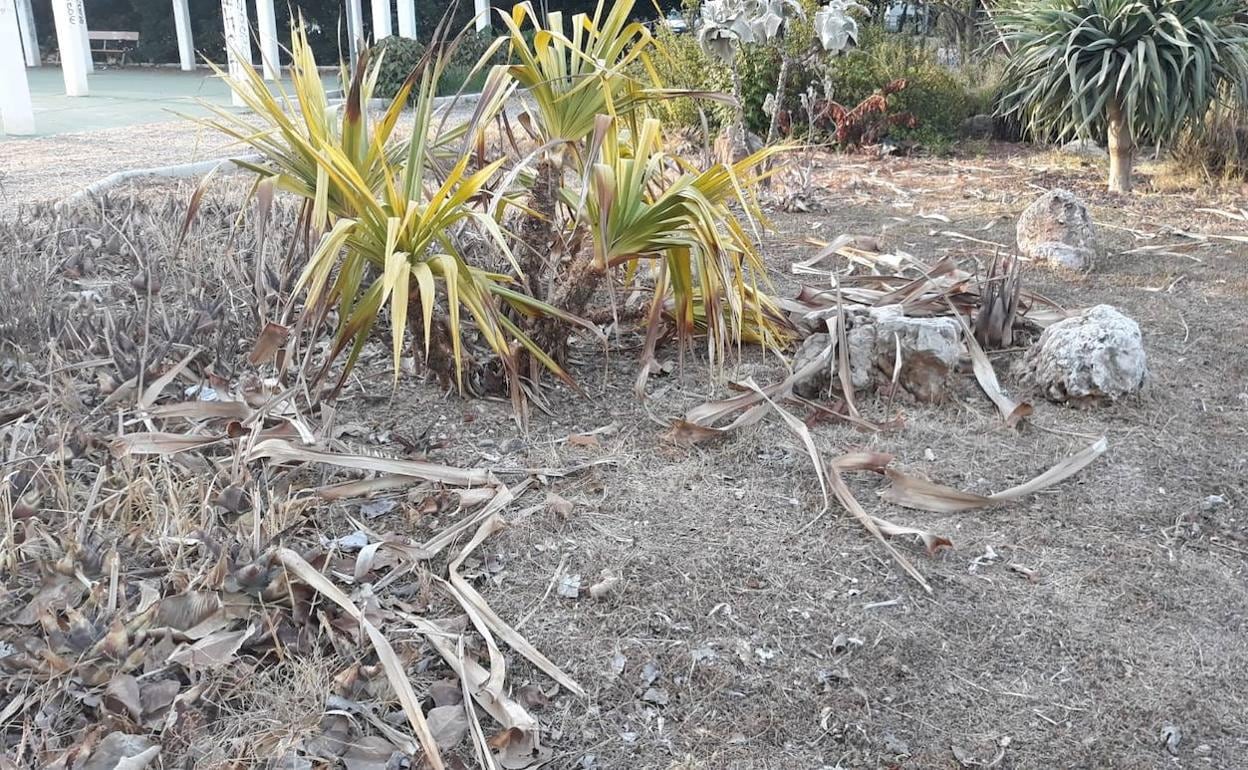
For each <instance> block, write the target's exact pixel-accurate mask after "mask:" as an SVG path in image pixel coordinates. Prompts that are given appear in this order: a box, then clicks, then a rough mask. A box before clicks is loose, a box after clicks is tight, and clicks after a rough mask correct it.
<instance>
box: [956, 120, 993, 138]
mask: <svg viewBox="0 0 1248 770" xmlns="http://www.w3.org/2000/svg"><path fill="white" fill-rule="evenodd" d="M995 128H996V123H995V122H994V121H993V119H992V116H991V115H983V114H980V115H972V116H971V117H969V118H967V119H966V120H964V121H962V126H961V128H960V129H959V132H958V133H960V134H961V135H962V136H963V137H964V138H966V139H991V138H992V135H993V132H994V130H995Z"/></svg>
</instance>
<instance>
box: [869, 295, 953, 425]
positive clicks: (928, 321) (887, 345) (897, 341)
mask: <svg viewBox="0 0 1248 770" xmlns="http://www.w3.org/2000/svg"><path fill="white" fill-rule="evenodd" d="M868 339H870V344H869V345H868ZM898 346H900V347H901V370H900V372H899V373H898V375H897V383H898V384H899V385H900V386H901V387H902V388H903V389H905V391H906V392H907V393H909V394H910V395H912V396H914V397H915V398H916V399H917V400H919V401H939V400H940V399H942V398H943V397H944V395H945V389H946V385H947V382H948V379H949V374H950V373H951V372H952V371H953V370H954V368H955V367H957V365H958V356H959V355H960V354H961V352H962V327H961V325H960V324H959V323H958V321H957V319H955V318H948V317H945V316H937V317H933V318H914V317H910V316H907V315H905V314H904V313H903V312H902V308H901V306H900V305H885V306H884V307H874V308H871V311H870V323H868V324H864V325H860V326H858V327H856V328H854V329H853V330H851V332H850V334H849V361H850V370H851V371H850V374H851V379H852V381H853V383H854V387H856V388H857V387H860V385H859V383H861V382H863V380H874V381H875V382H890V381H891V380H892V378H893V369H894V367H895V366H896V365H897V348H898Z"/></svg>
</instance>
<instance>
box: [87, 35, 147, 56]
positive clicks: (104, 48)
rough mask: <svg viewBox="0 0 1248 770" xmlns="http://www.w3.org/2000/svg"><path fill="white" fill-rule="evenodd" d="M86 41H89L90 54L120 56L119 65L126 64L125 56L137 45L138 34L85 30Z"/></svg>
mask: <svg viewBox="0 0 1248 770" xmlns="http://www.w3.org/2000/svg"><path fill="white" fill-rule="evenodd" d="M87 39H88V40H89V41H91V53H93V54H97V53H102V54H104V55H105V56H107V55H109V54H120V55H121V63H122V64H125V63H126V54H128V53H130V51H132V50H134V47H135V46H137V45H138V44H139V33H138V32H130V31H127V30H103V29H101V30H87Z"/></svg>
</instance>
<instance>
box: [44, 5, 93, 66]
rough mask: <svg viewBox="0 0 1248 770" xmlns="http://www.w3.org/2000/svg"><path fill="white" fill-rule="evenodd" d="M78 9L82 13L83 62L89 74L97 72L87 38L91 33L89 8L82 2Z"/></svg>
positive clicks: (80, 30)
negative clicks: (88, 22) (88, 25)
mask: <svg viewBox="0 0 1248 770" xmlns="http://www.w3.org/2000/svg"><path fill="white" fill-rule="evenodd" d="M53 2H55V0H53ZM78 9H79V10H80V11H82V26H81V27H80V29H79V34H80V35H81V36H82V62H83V64H86V65H87V72H95V57H94V56H92V55H91V38H90V37H88V36H87V32H89V31H90V30H89V29H88V27H87V6H86V4H85V3H84V2H82V0H79V2H78Z"/></svg>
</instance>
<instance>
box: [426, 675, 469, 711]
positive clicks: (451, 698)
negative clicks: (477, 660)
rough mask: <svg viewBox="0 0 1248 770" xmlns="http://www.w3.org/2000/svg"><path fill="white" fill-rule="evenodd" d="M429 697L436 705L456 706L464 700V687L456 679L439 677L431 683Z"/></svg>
mask: <svg viewBox="0 0 1248 770" xmlns="http://www.w3.org/2000/svg"><path fill="white" fill-rule="evenodd" d="M429 697H431V698H433V705H435V706H454V705H456V704H458V703H462V702H463V700H464V694H463V691H462V688H461V687H460V686H459V682H456V681H455V680H454V679H439V680H438V681H436V682H434V683H433V684H431V685H429Z"/></svg>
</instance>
